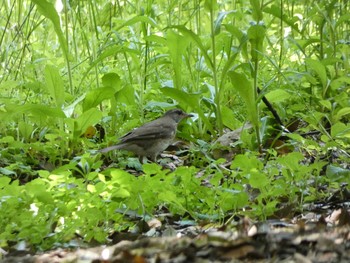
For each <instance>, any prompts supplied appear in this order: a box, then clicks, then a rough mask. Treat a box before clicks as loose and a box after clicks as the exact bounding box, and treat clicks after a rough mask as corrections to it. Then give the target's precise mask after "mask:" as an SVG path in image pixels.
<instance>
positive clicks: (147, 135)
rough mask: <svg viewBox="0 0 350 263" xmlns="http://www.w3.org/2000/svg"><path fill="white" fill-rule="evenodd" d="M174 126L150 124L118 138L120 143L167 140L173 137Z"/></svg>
mask: <svg viewBox="0 0 350 263" xmlns="http://www.w3.org/2000/svg"><path fill="white" fill-rule="evenodd" d="M176 126H177V125H174V124H168V123H167V124H165V123H163V122H161V123H160V122H156V121H154V122H150V123H146V124H145V125H143V126H141V127H139V128H137V129H135V130H133V131H131V132H129V133H127V134H125V135H124V136H123V137H121V138H120V140H121V143H125V142H129V141H133V140H135V141H136V140H154V139H169V138H172V137H174V136H175V132H176Z"/></svg>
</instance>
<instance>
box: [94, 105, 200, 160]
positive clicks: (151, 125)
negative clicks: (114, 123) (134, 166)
mask: <svg viewBox="0 0 350 263" xmlns="http://www.w3.org/2000/svg"><path fill="white" fill-rule="evenodd" d="M192 116H193V115H192V114H187V113H185V112H183V111H182V110H180V109H173V110H169V111H167V112H166V113H165V114H164V115H163V116H162V117H160V118H158V119H155V120H154V121H151V122H148V123H146V124H144V125H142V126H141V127H139V128H136V129H134V130H132V131H131V132H129V133H127V134H125V135H124V136H123V137H121V138H120V140H121V141H120V142H119V143H118V144H116V145H113V146H110V147H107V148H104V149H102V150H100V152H101V153H105V152H109V151H112V150H117V149H120V150H127V151H130V152H133V153H135V154H136V155H138V156H139V159H140V162H142V159H143V157H145V156H146V157H149V158H150V159H151V160H152V161H154V162H155V161H156V158H157V156H158V155H159V154H160V153H161V152H162V151H164V150H165V149H166V148H168V146H169V145H170V144H171V143H172V142H173V140H174V138H175V135H176V130H177V125H178V124H179V122H180V121H181V120H182V119H185V118H189V117H192Z"/></svg>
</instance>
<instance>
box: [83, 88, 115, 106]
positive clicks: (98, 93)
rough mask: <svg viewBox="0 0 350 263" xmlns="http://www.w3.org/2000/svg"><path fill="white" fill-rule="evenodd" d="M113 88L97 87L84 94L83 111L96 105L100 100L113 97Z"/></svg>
mask: <svg viewBox="0 0 350 263" xmlns="http://www.w3.org/2000/svg"><path fill="white" fill-rule="evenodd" d="M114 94H115V90H114V88H112V87H105V88H98V89H93V90H91V91H90V92H89V93H88V94H86V96H85V99H84V102H83V112H85V111H87V110H89V109H91V108H94V107H96V106H97V105H98V104H100V103H101V102H102V101H104V100H107V99H110V98H113V96H114Z"/></svg>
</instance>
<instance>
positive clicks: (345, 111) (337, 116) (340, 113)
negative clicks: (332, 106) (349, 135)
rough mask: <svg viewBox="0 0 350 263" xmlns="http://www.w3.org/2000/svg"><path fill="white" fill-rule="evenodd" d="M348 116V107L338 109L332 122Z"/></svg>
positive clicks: (349, 111)
mask: <svg viewBox="0 0 350 263" xmlns="http://www.w3.org/2000/svg"><path fill="white" fill-rule="evenodd" d="M348 114H350V107H345V108H342V109H340V110H339V111H338V112H337V113H336V114H335V117H334V121H339V120H340V119H341V118H342V117H343V116H345V115H348Z"/></svg>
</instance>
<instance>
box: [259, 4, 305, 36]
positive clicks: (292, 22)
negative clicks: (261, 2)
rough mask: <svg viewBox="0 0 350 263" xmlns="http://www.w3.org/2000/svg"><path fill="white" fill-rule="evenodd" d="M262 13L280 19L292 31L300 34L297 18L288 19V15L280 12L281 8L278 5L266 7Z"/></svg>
mask: <svg viewBox="0 0 350 263" xmlns="http://www.w3.org/2000/svg"><path fill="white" fill-rule="evenodd" d="M263 12H264V13H268V14H271V15H273V16H275V17H277V18H279V19H282V21H283V22H285V23H286V24H287V25H289V26H290V27H291V28H293V29H294V30H296V31H298V32H300V30H299V28H298V24H297V22H298V18H297V17H295V16H294V17H290V16H289V15H288V13H282V12H281V8H280V6H279V5H275V4H272V5H271V6H270V5H269V6H266V7H265V8H264V9H263Z"/></svg>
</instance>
